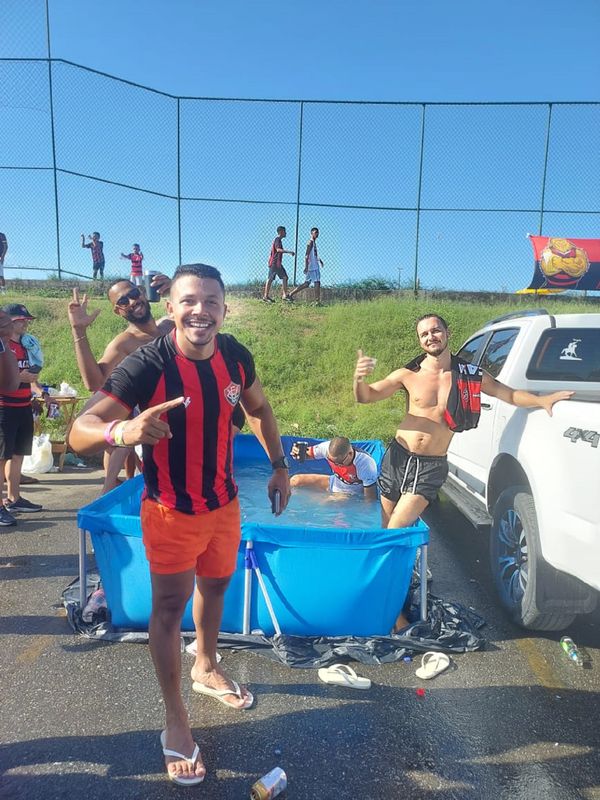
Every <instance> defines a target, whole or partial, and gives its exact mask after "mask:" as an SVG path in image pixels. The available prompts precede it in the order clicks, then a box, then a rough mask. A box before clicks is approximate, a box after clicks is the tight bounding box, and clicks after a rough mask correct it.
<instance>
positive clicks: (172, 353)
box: [102, 331, 256, 514]
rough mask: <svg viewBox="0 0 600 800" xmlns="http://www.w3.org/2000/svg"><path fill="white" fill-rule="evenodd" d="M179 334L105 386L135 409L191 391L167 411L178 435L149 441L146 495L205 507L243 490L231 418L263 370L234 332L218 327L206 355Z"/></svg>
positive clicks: (178, 505) (128, 361)
mask: <svg viewBox="0 0 600 800" xmlns="http://www.w3.org/2000/svg"><path fill="white" fill-rule="evenodd" d="M175 334H176V331H172V332H171V333H169V334H168V335H167V336H162V337H160V338H158V339H155V340H154V341H153V342H151V343H150V344H147V345H144V346H143V347H140V348H139V349H138V350H136V351H135V352H134V353H132V354H131V355H129V356H127V358H125V359H124V360H123V361H122V362H121V363H120V364H119V366H118V367H116V369H115V370H114V372H113V373H112V374H111V376H110V377H109V379H108V380H107V381H106V383H105V384H104V387H103V388H102V392H104V393H105V394H107V395H109V396H111V397H114V398H115V399H116V400H118V401H119V402H120V403H121V404H123V405H124V406H125V407H126V408H127V409H128V410H133V408H134V407H135V406H136V405H138V406H139V407H140V409H141V410H142V411H144V410H145V409H146V408H149V407H151V406H155V405H158V404H159V403H164V402H165V401H166V400H173V399H175V398H177V397H182V396H183V397H185V398H186V403H185V404H184V405H181V406H177V408H173V409H171V411H169V412H167V415H166V420H167V422H168V423H169V427H170V429H171V434H172V438H171V439H162V440H161V441H160V442H159V443H158V444H156V445H154V446H150V445H142V447H143V473H144V480H145V483H146V490H145V496H146V497H149V498H151V499H153V500H156V501H157V502H159V503H160V504H161V505H164V506H166V507H167V508H175V509H177V511H181V512H183V513H184V514H202V513H204V512H206V511H213V510H214V509H216V508H219V507H220V506H224V505H226V504H227V503H229V502H231V500H233V499H234V497H235V496H236V495H237V486H236V484H235V481H234V477H233V433H232V423H231V420H232V416H233V413H234V410H235V408H236V406H237V404H238V402H239V399H240V395H241V393H242V392H243V391H244V389H247V388H249V387H250V386H251V385H252V384H253V383H254V380H255V378H256V372H255V369H254V359H253V358H252V355H251V353H250V352H249V351H248V350H247V349H246V348H245V347H244V346H243V345H242V344H240V343H239V342H238V341H237V340H236V339H234V337H233V336H230V335H229V334H221V333H219V334H217V336H216V338H215V351H214V353H213V355H212V356H211V357H210V358H207V359H203V360H201V361H194V360H192V359H189V358H187V357H186V356H184V355H183V353H182V352H181V350H180V349H179V347H178V346H177V341H176V338H175ZM162 418H163V419H164V418H165V417H164V416H163V417H162Z"/></svg>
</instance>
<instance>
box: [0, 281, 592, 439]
mask: <svg viewBox="0 0 600 800" xmlns="http://www.w3.org/2000/svg"><path fill="white" fill-rule="evenodd" d="M2 301H3V303H7V302H22V303H25V304H26V306H27V308H28V309H29V311H30V312H31V313H32V314H34V315H35V316H36V317H37V319H36V320H35V321H34V322H32V323H31V325H30V331H31V333H33V334H34V335H36V336H37V337H38V338H39V339H40V340H41V342H42V346H43V349H44V354H45V359H46V366H45V367H44V369H43V371H42V373H41V379H42V381H43V382H44V383H48V384H51V385H52V384H55V385H58V384H60V383H61V381H68V382H69V383H70V384H71V385H73V386H76V387H78V388H79V389H81V390H83V384H82V382H81V378H80V376H79V372H78V370H77V364H76V361H75V354H74V347H73V341H72V336H71V333H70V328H69V323H68V319H67V311H66V307H67V303H68V299H67V298H56V297H43V296H40V295H34V294H29V295H23V294H21V295H19V296H16V295H14V294H6V295H5V296H4V297H3V298H2ZM227 302H228V305H229V313H228V316H227V318H226V320H225V325H224V328H223V330H224V331H226V332H229V333H232V334H234V335H235V336H236V337H237V338H238V339H239V340H240V341H241V342H242V343H243V344H245V345H246V346H247V347H248V348H249V349H250V350H251V351H252V352H253V353H254V357H255V360H256V366H257V372H258V375H259V377H260V380H261V382H262V384H263V386H264V387H265V391H266V393H267V396H268V397H269V400H270V401H271V404H272V406H273V408H274V410H275V414H276V416H277V419H278V421H279V425H280V430H281V432H282V433H285V434H292V435H296V434H299V435H304V436H318V437H329V436H332V435H335V434H339V435H347V436H349V437H350V438H355V439H370V438H380V439H384V440H385V439H388V438H389V437H391V436H392V435H393V433H394V431H395V427H396V424H397V422H398V420H399V419H400V417H401V415H402V414H403V413H404V408H405V403H404V396H403V395H402V394H400V395H396V396H395V397H393V398H391V399H389V400H386V401H384V402H382V403H378V404H376V405H371V406H359V405H357V404H356V403H355V402H354V399H353V396H352V374H353V371H354V364H355V361H356V351H357V349H358V348H362V349H363V350H364V352H365V353H366V354H368V355H371V356H374V357H376V358H377V370H376V373H375V377H376V378H381V377H384V376H385V375H387V373H388V372H390V371H391V370H393V369H396V368H397V367H399V366H402V364H404V363H406V361H408V360H409V359H410V358H411V357H412V356H414V355H416V354H417V352H418V345H417V340H416V334H415V320H416V319H417V318H418V317H420V316H421V315H422V314H424V313H428V312H430V311H436V312H438V313H440V314H441V315H442V316H443V317H444V318H445V319H446V320H447V321H448V323H449V325H450V328H451V334H452V342H453V344H454V349H458V348H459V347H460V345H461V344H462V343H463V341H464V340H465V339H466V338H467V336H469V335H470V334H471V333H472V332H473V331H475V330H476V329H477V328H478V327H480V326H481V325H482V324H483V323H484V322H486V321H487V320H489V319H491V318H493V317H497V316H500V315H501V314H505V313H508V312H510V311H515V310H516V309H519V308H523V309H524V308H526V307H531V308H533V307H535V304H536V301H535V300H533V299H532V300H531V303H530V304H529V305H528V306H527V305H524V304H523V303H522V302H519V303H518V305H516V304H515V303H512V304H511V303H510V302H499V303H494V302H487V301H486V302H485V303H474V302H472V301H469V302H467V301H457V300H447V299H441V298H436V299H435V300H433V301H432V300H431V299H426V298H423V299H421V298H417V299H415V298H414V297H413V296H412V295H409V296H407V297H400V298H398V297H392V296H386V297H383V298H381V299H377V300H369V301H360V302H358V301H357V302H341V303H338V304H335V305H330V306H326V307H323V308H316V307H312V306H308V305H303V304H299V303H298V304H295V305H291V304H289V305H288V304H285V305H284V304H282V303H280V302H279V303H277V304H275V305H272V306H267V305H265V304H264V303H261V302H260V301H259V300H254V299H246V298H243V299H242V298H239V297H237V298H236V297H235V296H233V295H232V296H228V297H227ZM542 305H544V306H545V307H547V308H549V309H551V310H552V311H553V313H560V312H561V311H562V312H567V311H568V312H571V313H574V312H578V311H587V312H590V311H593V310H595V308H594V307H593V306H590V304H589V303H584V302H581V303H578V302H573V301H568V300H563V301H561V300H557V299H556V298H544V300H543V302H542ZM90 307H91V308H97V307H101V308H102V313H101V314H100V316H99V317H98V319H97V320H96V321H95V323H94V324H93V326H92V327H91V329H90V330H89V340H90V343H91V346H92V350H93V351H94V353H95V354H96V355H97V356H98V357H99V356H100V355H101V354H102V351H103V349H104V346H105V345H106V343H107V342H108V341H109V340H110V339H111V338H112V337H113V336H115V335H116V334H117V333H118V332H119V331H121V330H123V327H124V325H123V322H122V321H121V320H120V319H119V318H118V317H117V316H116V314H114V313H113V312H112V309H111V307H110V306H109V304H108V301H106V300H96V299H94V300H93V301H90ZM161 313H162V308H160V309H159V307H158V305H157V306H155V316H160V314H161Z"/></svg>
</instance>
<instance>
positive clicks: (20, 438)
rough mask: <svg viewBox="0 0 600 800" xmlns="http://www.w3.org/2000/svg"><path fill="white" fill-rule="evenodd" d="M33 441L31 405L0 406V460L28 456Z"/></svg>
mask: <svg viewBox="0 0 600 800" xmlns="http://www.w3.org/2000/svg"><path fill="white" fill-rule="evenodd" d="M32 442H33V414H32V412H31V406H19V407H17V408H13V407H11V406H0V460H1V461H8V460H9V459H10V458H12V457H13V456H30V455H31V444H32Z"/></svg>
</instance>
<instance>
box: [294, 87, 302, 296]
mask: <svg viewBox="0 0 600 800" xmlns="http://www.w3.org/2000/svg"><path fill="white" fill-rule="evenodd" d="M303 123H304V100H301V101H300V131H299V137H298V182H297V188H296V232H295V236H294V285H296V272H297V267H298V225H299V224H300V182H301V179H302V125H303Z"/></svg>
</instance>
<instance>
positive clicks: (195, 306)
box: [167, 275, 227, 357]
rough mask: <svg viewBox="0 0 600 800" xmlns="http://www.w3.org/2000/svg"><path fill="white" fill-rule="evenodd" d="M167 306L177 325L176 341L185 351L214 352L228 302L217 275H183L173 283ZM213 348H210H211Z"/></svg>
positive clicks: (190, 352) (209, 353) (196, 352)
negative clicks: (215, 338)
mask: <svg viewBox="0 0 600 800" xmlns="http://www.w3.org/2000/svg"><path fill="white" fill-rule="evenodd" d="M170 295H171V299H170V300H169V302H168V303H167V309H168V311H169V313H170V314H171V315H172V316H173V320H174V322H175V328H176V329H177V342H178V344H179V346H180V347H181V349H182V350H183V352H184V353H185V354H186V355H190V356H192V357H193V356H194V355H206V354H208V355H211V354H212V343H213V339H214V337H215V336H216V334H217V333H218V331H219V329H220V328H221V325H222V324H223V320H224V319H225V314H226V313H227V306H226V305H225V296H224V294H223V289H222V288H221V286H220V285H219V282H218V281H217V280H215V279H214V278H199V277H196V276H195V275H182V276H181V277H180V278H177V279H176V280H175V281H174V282H173V283H172V284H171V292H170ZM209 351H210V352H209Z"/></svg>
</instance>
